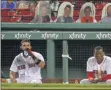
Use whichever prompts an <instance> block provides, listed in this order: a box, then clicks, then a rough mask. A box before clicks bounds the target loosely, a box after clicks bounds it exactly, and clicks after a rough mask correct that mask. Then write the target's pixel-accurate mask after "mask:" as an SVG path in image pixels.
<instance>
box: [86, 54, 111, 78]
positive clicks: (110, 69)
mask: <svg viewBox="0 0 111 90" xmlns="http://www.w3.org/2000/svg"><path fill="white" fill-rule="evenodd" d="M98 66H99V67H100V69H101V73H102V74H111V58H110V57H108V56H104V60H103V61H102V63H101V64H98V63H97V60H96V58H95V57H90V58H89V59H88V61H87V72H94V73H95V77H96V76H97V74H98Z"/></svg>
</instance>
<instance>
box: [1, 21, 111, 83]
mask: <svg viewBox="0 0 111 90" xmlns="http://www.w3.org/2000/svg"><path fill="white" fill-rule="evenodd" d="M9 30H10V32H9ZM110 30H111V25H110V24H54V23H52V24H33V23H32V24H27V23H24V24H23V23H22V24H21V23H11V24H10V23H2V43H1V66H2V71H3V72H4V73H5V75H6V77H8V73H9V68H10V65H11V63H12V61H13V59H14V57H15V56H16V55H17V54H18V53H19V52H20V50H19V45H20V40H21V39H31V41H32V46H33V50H35V51H38V52H40V53H41V54H42V55H43V56H44V58H45V60H46V67H45V68H44V69H43V70H42V77H43V79H44V81H45V80H46V79H48V78H49V79H59V80H58V81H57V82H62V80H63V81H64V82H66V81H67V80H68V79H82V78H86V77H87V76H86V61H87V59H88V58H89V57H90V56H92V55H93V48H94V47H95V46H97V45H101V46H103V48H104V51H105V52H106V54H107V55H108V56H111V53H110V51H111V44H110V40H111V31H110ZM11 31H13V32H11ZM17 35H18V36H17ZM28 35H29V36H30V38H28ZM9 42H10V43H9ZM68 54H69V56H70V57H71V58H72V60H70V59H68V58H67V55H68ZM62 55H65V57H62ZM46 81H47V80H46ZM71 82H73V81H71Z"/></svg>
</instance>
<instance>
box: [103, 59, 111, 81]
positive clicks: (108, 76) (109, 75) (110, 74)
mask: <svg viewBox="0 0 111 90" xmlns="http://www.w3.org/2000/svg"><path fill="white" fill-rule="evenodd" d="M106 71H107V74H106V75H104V76H102V80H104V81H106V80H108V79H111V59H110V60H109V62H108V64H107V68H106Z"/></svg>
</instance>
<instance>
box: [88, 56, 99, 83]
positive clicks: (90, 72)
mask: <svg viewBox="0 0 111 90" xmlns="http://www.w3.org/2000/svg"><path fill="white" fill-rule="evenodd" d="M87 77H88V79H89V81H90V82H92V83H97V80H96V79H95V76H94V72H93V62H92V60H91V58H89V59H88V61H87Z"/></svg>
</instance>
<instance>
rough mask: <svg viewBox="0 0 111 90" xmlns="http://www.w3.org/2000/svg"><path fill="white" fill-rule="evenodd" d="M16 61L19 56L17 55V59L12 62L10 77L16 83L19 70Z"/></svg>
mask: <svg viewBox="0 0 111 90" xmlns="http://www.w3.org/2000/svg"><path fill="white" fill-rule="evenodd" d="M16 62H17V57H15V59H14V60H13V62H12V65H11V67H10V74H9V77H10V80H11V82H12V83H16V82H17V81H16V72H17V65H16Z"/></svg>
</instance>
